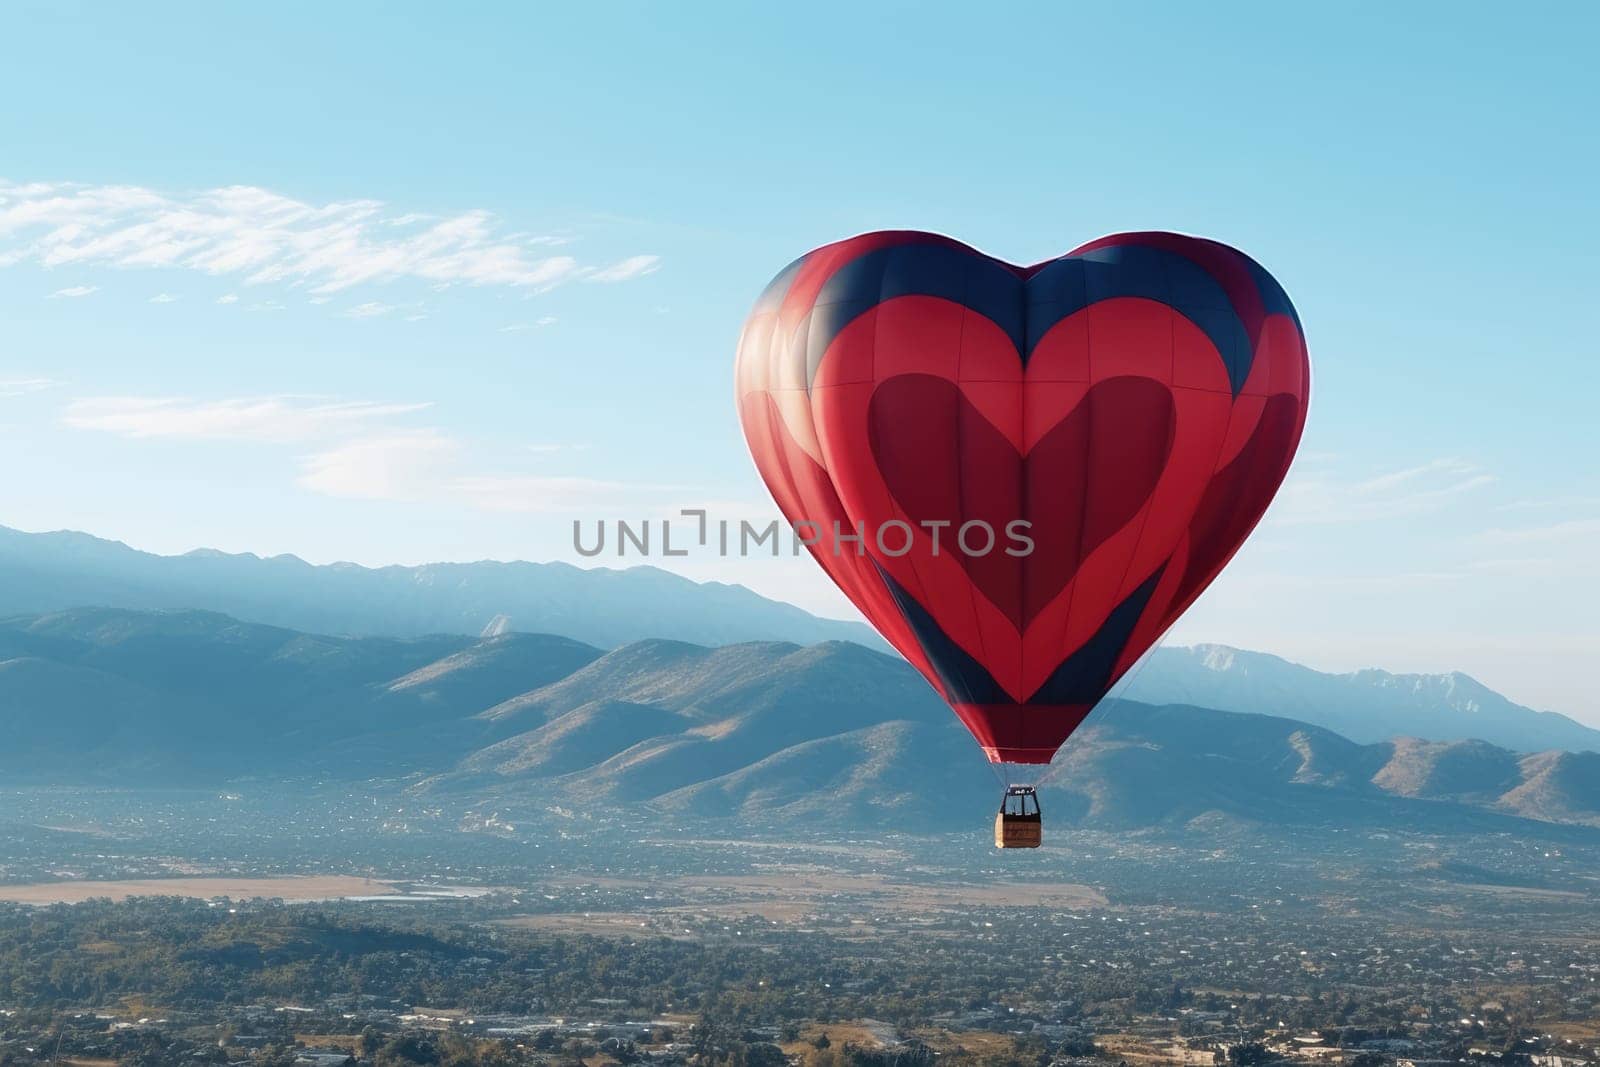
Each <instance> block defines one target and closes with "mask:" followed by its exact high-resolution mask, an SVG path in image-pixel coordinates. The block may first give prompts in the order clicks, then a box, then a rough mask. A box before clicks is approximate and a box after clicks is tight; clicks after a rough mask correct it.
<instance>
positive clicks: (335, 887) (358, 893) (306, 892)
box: [0, 875, 396, 904]
mask: <svg viewBox="0 0 1600 1067" xmlns="http://www.w3.org/2000/svg"><path fill="white" fill-rule="evenodd" d="M395 891H396V890H395V887H394V886H393V885H392V884H390V883H388V882H369V881H367V880H366V879H365V878H354V877H348V876H345V875H319V876H316V877H299V876H291V877H284V878H148V879H138V880H132V881H126V882H89V881H84V882H34V883H30V884H27V885H0V901H7V902H9V903H13V904H78V903H81V902H83V901H85V900H94V899H96V898H102V897H110V898H111V899H112V900H126V899H128V898H129V897H198V898H199V899H201V900H210V899H211V898H212V897H228V898H230V899H232V900H249V899H251V898H253V897H269V898H270V897H278V898H281V899H283V900H332V899H336V898H339V897H363V896H374V895H379V894H385V893H393V892H395Z"/></svg>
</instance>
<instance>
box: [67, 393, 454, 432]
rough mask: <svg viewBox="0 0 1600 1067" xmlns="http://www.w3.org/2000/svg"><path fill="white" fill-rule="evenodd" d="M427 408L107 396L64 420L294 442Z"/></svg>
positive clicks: (106, 427) (106, 428)
mask: <svg viewBox="0 0 1600 1067" xmlns="http://www.w3.org/2000/svg"><path fill="white" fill-rule="evenodd" d="M428 406H429V405H428V404H378V403H371V402H367V401H346V402H337V401H328V400H325V399H319V398H315V397H297V396H265V397H250V398H241V399H229V400H193V399H189V398H184V397H126V396H123V397H119V396H102V397H85V398H83V399H79V400H74V401H72V402H71V403H69V404H68V405H67V407H66V410H65V412H64V413H63V414H62V422H63V423H64V424H66V425H67V426H69V427H72V428H73V429H76V430H95V431H99V432H102V433H112V434H116V435H118V436H120V437H129V438H146V439H148V438H168V439H179V440H196V441H267V442H277V443H292V442H298V441H316V440H324V439H327V438H329V437H334V436H338V435H341V434H351V433H357V432H361V431H363V430H370V429H371V427H372V425H373V423H375V422H378V421H381V420H386V419H391V418H395V417H396V416H400V415H408V414H411V413H413V412H417V411H421V410H423V409H425V408H427V407H428Z"/></svg>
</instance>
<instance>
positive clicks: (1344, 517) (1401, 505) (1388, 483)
mask: <svg viewBox="0 0 1600 1067" xmlns="http://www.w3.org/2000/svg"><path fill="white" fill-rule="evenodd" d="M1494 481H1495V477H1494V475H1492V474H1490V473H1489V472H1487V471H1485V470H1483V469H1481V468H1479V467H1477V466H1476V465H1474V464H1472V463H1468V462H1467V461H1465V460H1462V459H1456V458H1445V459H1436V460H1432V461H1431V462H1428V463H1423V464H1418V465H1416V466H1411V467H1403V468H1400V469H1398V470H1393V471H1387V472H1385V473H1383V474H1378V475H1373V476H1370V477H1367V478H1363V479H1360V480H1357V481H1346V480H1341V479H1339V478H1336V477H1333V476H1331V475H1328V474H1326V473H1323V472H1316V471H1312V472H1306V473H1303V474H1302V473H1298V472H1297V473H1293V474H1291V475H1290V476H1289V480H1288V481H1287V482H1285V483H1284V486H1283V489H1282V491H1281V492H1280V493H1279V494H1278V502H1277V503H1275V504H1274V505H1273V509H1272V512H1271V516H1272V521H1273V522H1274V523H1276V524H1279V525H1284V526H1301V525H1311V524H1333V523H1350V522H1374V521H1382V520H1385V519H1395V518H1404V517H1406V516H1410V515H1420V514H1425V513H1427V512H1431V511H1435V510H1437V509H1439V508H1442V507H1445V506H1446V505H1448V504H1449V503H1451V502H1452V501H1454V500H1455V499H1457V498H1459V497H1461V496H1464V495H1466V494H1469V493H1471V492H1473V491H1475V490H1477V489H1481V488H1484V487H1485V486H1488V485H1491V484H1493V482H1494Z"/></svg>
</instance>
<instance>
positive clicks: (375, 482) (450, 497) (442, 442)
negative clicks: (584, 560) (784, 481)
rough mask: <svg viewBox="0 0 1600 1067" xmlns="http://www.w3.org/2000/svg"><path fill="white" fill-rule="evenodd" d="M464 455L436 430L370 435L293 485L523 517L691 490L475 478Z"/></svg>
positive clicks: (622, 506) (319, 456) (635, 504)
mask: <svg viewBox="0 0 1600 1067" xmlns="http://www.w3.org/2000/svg"><path fill="white" fill-rule="evenodd" d="M533 447H534V448H535V449H536V450H538V449H540V448H541V446H533ZM565 447H568V446H553V447H552V448H550V449H549V450H551V451H554V450H557V449H561V448H565ZM570 447H572V448H574V449H576V448H578V447H582V446H570ZM469 452H470V449H469V446H468V444H467V443H466V442H464V441H462V440H460V439H458V438H455V437H452V436H450V435H447V434H445V433H442V432H440V431H438V430H435V429H424V430H416V431H407V432H400V433H375V434H372V435H370V436H366V437H361V438H358V439H355V440H350V441H344V442H341V443H340V444H338V445H335V446H333V447H331V448H328V449H326V450H324V451H322V452H318V453H316V454H314V455H311V456H307V457H305V458H304V459H303V460H302V462H301V472H300V478H299V484H300V485H301V486H302V487H303V488H305V489H309V490H311V491H313V492H317V493H321V494H324V495H326V496H335V497H345V498H349V499H357V500H390V501H398V502H405V503H418V502H426V503H430V504H434V505H438V506H442V507H465V508H471V509H473V510H476V511H486V512H509V513H523V514H552V513H567V514H576V513H583V512H591V513H595V512H605V513H606V514H613V513H616V514H627V513H629V512H630V511H637V510H638V509H640V508H643V507H649V506H650V505H651V504H652V502H653V503H654V504H655V505H656V506H658V507H659V506H664V502H665V501H666V500H667V499H668V498H669V497H672V496H673V494H678V493H682V492H685V491H687V490H688V489H689V488H690V487H687V486H681V485H656V484H649V483H643V482H624V481H613V480H609V479H602V478H588V477H581V476H575V475H549V474H529V473H525V472H504V471H502V472H492V473H480V472H475V471H473V470H472V469H471V462H470V457H469ZM674 499H675V498H674ZM673 506H674V507H676V506H677V505H676V504H674V505H673Z"/></svg>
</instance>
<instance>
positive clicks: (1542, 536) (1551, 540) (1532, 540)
mask: <svg viewBox="0 0 1600 1067" xmlns="http://www.w3.org/2000/svg"><path fill="white" fill-rule="evenodd" d="M1591 537H1600V518H1597V519H1589V518H1585V519H1564V520H1562V521H1560V522H1550V523H1545V524H1544V525H1542V526H1523V527H1517V528H1513V529H1493V530H1484V531H1482V532H1481V533H1479V534H1477V535H1476V538H1475V539H1476V540H1478V541H1481V542H1483V543H1484V544H1490V545H1548V544H1557V543H1562V542H1567V541H1571V540H1573V539H1575V538H1585V539H1587V538H1591Z"/></svg>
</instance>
